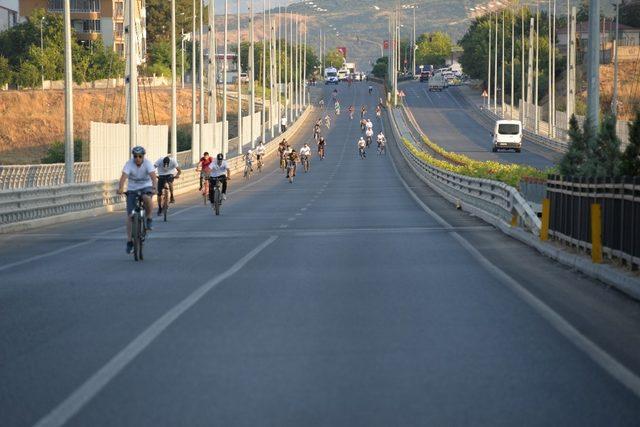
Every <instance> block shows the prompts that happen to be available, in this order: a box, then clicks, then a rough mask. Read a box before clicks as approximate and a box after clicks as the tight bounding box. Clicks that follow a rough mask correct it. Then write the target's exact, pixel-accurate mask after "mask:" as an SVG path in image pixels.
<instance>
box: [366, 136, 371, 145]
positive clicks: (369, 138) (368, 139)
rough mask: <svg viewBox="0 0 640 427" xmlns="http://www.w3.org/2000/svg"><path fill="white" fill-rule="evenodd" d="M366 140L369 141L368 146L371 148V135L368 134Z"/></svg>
mask: <svg viewBox="0 0 640 427" xmlns="http://www.w3.org/2000/svg"><path fill="white" fill-rule="evenodd" d="M366 142H367V148H369V146H370V145H371V137H370V136H367V139H366Z"/></svg>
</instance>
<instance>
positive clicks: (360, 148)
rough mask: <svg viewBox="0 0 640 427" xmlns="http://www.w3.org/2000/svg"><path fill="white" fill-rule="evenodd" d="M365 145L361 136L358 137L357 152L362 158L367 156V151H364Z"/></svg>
mask: <svg viewBox="0 0 640 427" xmlns="http://www.w3.org/2000/svg"><path fill="white" fill-rule="evenodd" d="M366 146H367V143H366V142H365V141H364V138H363V137H360V139H359V140H358V152H359V153H360V158H361V159H364V158H365V157H367V153H366V152H365V151H364V150H365V148H366Z"/></svg>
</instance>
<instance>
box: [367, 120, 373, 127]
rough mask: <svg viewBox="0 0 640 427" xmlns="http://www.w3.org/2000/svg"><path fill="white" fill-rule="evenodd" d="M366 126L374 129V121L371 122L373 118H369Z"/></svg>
mask: <svg viewBox="0 0 640 427" xmlns="http://www.w3.org/2000/svg"><path fill="white" fill-rule="evenodd" d="M365 126H366V128H367V129H373V123H371V120H367V124H366V125H365Z"/></svg>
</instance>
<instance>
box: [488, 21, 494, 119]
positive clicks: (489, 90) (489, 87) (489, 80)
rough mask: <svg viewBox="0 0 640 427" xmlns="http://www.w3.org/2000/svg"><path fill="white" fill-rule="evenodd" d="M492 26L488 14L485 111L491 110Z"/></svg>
mask: <svg viewBox="0 0 640 427" xmlns="http://www.w3.org/2000/svg"><path fill="white" fill-rule="evenodd" d="M492 24H493V17H492V16H491V12H489V53H488V55H487V109H491V62H492V61H493V57H492V56H491V44H492V43H491V39H492V35H493V29H492V28H491V27H492Z"/></svg>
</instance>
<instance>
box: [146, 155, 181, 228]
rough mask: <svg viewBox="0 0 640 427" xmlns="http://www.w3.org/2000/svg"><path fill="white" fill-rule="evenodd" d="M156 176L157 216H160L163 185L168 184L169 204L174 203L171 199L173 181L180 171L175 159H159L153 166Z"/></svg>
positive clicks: (167, 157)
mask: <svg viewBox="0 0 640 427" xmlns="http://www.w3.org/2000/svg"><path fill="white" fill-rule="evenodd" d="M153 166H155V168H156V173H157V175H158V216H160V215H161V214H162V190H163V189H164V185H165V184H169V193H170V194H171V197H170V200H169V203H175V201H176V200H175V199H174V197H173V180H174V179H177V178H178V177H179V176H180V174H181V173H182V170H180V167H179V166H178V162H177V161H176V159H172V158H171V157H169V156H166V157H160V158H159V159H158V160H157V161H156V162H155V163H154V165H153Z"/></svg>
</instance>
